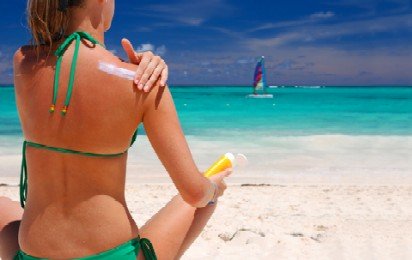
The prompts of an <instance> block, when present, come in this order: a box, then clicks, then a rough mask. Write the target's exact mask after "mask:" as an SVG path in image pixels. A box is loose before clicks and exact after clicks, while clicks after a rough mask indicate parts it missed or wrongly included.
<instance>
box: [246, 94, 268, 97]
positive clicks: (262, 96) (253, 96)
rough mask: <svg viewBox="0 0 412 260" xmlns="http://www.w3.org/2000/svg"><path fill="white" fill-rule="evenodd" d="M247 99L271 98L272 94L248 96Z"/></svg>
mask: <svg viewBox="0 0 412 260" xmlns="http://www.w3.org/2000/svg"><path fill="white" fill-rule="evenodd" d="M246 97H247V98H273V94H249V95H247V96H246Z"/></svg>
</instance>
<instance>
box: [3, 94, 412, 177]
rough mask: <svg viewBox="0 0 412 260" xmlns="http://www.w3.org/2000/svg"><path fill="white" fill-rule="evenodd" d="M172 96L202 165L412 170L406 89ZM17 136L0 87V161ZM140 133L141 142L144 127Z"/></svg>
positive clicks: (11, 104) (14, 149) (271, 170)
mask: <svg viewBox="0 0 412 260" xmlns="http://www.w3.org/2000/svg"><path fill="white" fill-rule="evenodd" d="M171 91H172V94H173V98H174V101H175V105H176V108H177V111H178V114H179V118H180V121H181V124H182V127H183V130H184V132H185V134H186V136H187V137H188V141H189V144H190V145H191V148H193V149H192V152H193V153H194V156H195V158H197V159H198V161H200V164H201V165H202V164H204V166H206V165H207V164H208V163H209V161H210V160H212V158H213V156H215V155H216V154H217V153H219V152H220V151H222V152H223V151H224V150H225V149H231V150H236V151H235V152H244V153H249V157H250V159H252V162H251V163H252V165H253V162H255V166H256V167H255V169H256V172H259V174H260V175H265V176H267V175H271V176H275V175H276V174H283V173H285V174H286V173H299V174H304V173H309V172H331V171H332V172H333V171H335V172H341V173H342V174H344V172H347V173H349V172H352V171H353V170H356V171H358V172H359V171H362V172H365V171H369V172H376V171H377V170H378V169H383V170H382V172H383V171H385V172H387V171H388V170H390V171H391V172H397V173H402V174H406V175H407V174H408V172H409V171H410V170H411V169H412V166H411V165H409V164H408V163H407V162H406V161H405V160H410V159H412V155H411V153H412V152H410V149H412V140H411V138H412V87H407V86H403V87H401V86H374V87H371V86H369V87H365V86H356V87H355V86H353V87H345V86H333V87H328V86H325V87H320V86H316V87H296V86H290V87H278V88H271V89H268V92H269V93H272V94H273V95H274V98H273V99H252V98H246V95H248V94H249V93H250V92H251V91H252V89H251V87H248V86H172V87H171ZM21 135H22V133H21V129H20V125H19V119H18V115H17V111H16V105H15V97H14V89H13V87H12V86H2V87H0V142H1V143H0V156H6V155H9V154H18V153H19V150H20V144H21V140H22V137H21ZM140 135H141V140H144V138H145V135H144V129H142V130H141V131H140ZM208 147H213V148H212V149H218V150H219V151H214V153H213V152H211V151H210V150H209V149H207V148H208ZM205 150H208V151H205ZM132 163H133V161H132ZM136 164H139V163H138V161H136ZM296 164H299V165H301V167H296ZM348 165H350V167H349V166H348ZM388 165H389V166H391V167H389V166H388ZM345 167H346V168H345ZM388 167H389V168H388ZM249 170H250V169H249ZM340 170H341V171H340ZM0 172H1V168H0ZM409 173H410V174H412V173H411V172H409ZM0 175H1V174H0Z"/></svg>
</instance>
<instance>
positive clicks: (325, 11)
mask: <svg viewBox="0 0 412 260" xmlns="http://www.w3.org/2000/svg"><path fill="white" fill-rule="evenodd" d="M25 6H26V1H25V0H13V1H4V0H3V1H1V2H0V10H2V11H1V12H2V19H0V84H1V83H3V84H5V83H11V82H12V81H13V79H12V56H13V53H14V51H15V50H16V49H17V48H18V47H19V46H21V45H25V44H27V43H29V41H30V33H29V31H28V29H27V24H26V22H25ZM122 37H126V38H128V39H129V40H131V41H132V43H133V44H134V46H135V48H136V49H137V50H139V51H145V50H151V51H153V52H155V53H156V54H158V55H161V56H162V57H163V58H164V59H165V61H166V62H167V64H168V66H169V70H170V76H169V83H170V84H171V85H178V84H190V85H202V84H204V85H208V84H213V85H219V84H221V85H250V84H252V78H253V73H254V67H255V64H256V61H257V58H258V57H259V56H262V55H263V56H265V64H266V71H267V78H268V82H269V84H270V85H412V1H411V0H336V1H321V0H305V1H297V0H287V1H280V0H278V1H273V0H260V1H256V0H254V1H252V0H164V1H155V0H117V1H116V12H115V18H114V21H113V24H112V28H111V30H110V31H108V32H107V35H106V46H107V48H108V49H109V50H111V51H113V52H114V53H115V54H116V55H118V56H120V57H123V58H125V55H124V52H123V50H122V48H121V45H120V40H121V39H122Z"/></svg>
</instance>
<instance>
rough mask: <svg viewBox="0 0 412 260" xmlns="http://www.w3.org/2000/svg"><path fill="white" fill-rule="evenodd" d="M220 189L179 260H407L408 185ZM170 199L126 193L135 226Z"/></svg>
mask: <svg viewBox="0 0 412 260" xmlns="http://www.w3.org/2000/svg"><path fill="white" fill-rule="evenodd" d="M5 181H7V182H10V181H12V179H7V180H5V179H0V183H4V182H5ZM10 185H12V184H10ZM228 186H229V187H228V189H227V190H226V193H225V195H224V196H223V197H222V198H221V199H220V201H219V206H218V207H217V209H216V212H215V214H214V215H213V216H212V219H211V220H210V222H209V223H208V225H207V226H206V228H205V230H204V231H203V233H202V234H201V236H200V237H199V238H198V239H197V240H196V241H195V243H194V244H193V245H192V247H191V248H190V249H189V250H188V251H187V253H186V254H185V255H184V257H183V258H182V259H188V260H189V259H411V258H412V236H411V233H410V230H412V184H403V185H402V184H398V185H393V184H391V185H384V184H381V185H363V184H362V185H361V184H359V185H355V184H342V185H338V184H325V183H323V184H278V185H276V184H261V185H259V184H247V183H244V184H239V183H238V184H231V183H230V180H228ZM174 194H176V189H175V188H174V186H173V185H172V184H170V183H164V184H128V185H127V189H126V197H127V202H128V205H129V207H130V210H131V212H132V215H133V217H134V219H135V220H136V222H137V223H138V225H139V226H141V225H143V224H144V223H145V221H147V220H148V219H149V218H150V217H151V216H152V215H153V214H154V213H156V212H157V210H159V209H160V208H161V207H163V206H164V205H165V203H166V202H167V201H168V200H169V199H170V198H171V197H172V196H173V195H174ZM0 195H1V196H3V195H5V196H8V197H10V198H13V199H14V200H17V199H18V187H17V186H16V185H14V186H9V185H8V184H6V185H5V184H3V185H2V186H0ZM143 197H144V199H142V198H143Z"/></svg>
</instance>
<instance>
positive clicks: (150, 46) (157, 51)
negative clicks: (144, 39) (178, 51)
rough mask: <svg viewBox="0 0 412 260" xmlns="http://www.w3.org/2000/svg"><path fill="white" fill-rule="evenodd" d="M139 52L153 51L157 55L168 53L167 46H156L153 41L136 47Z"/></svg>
mask: <svg viewBox="0 0 412 260" xmlns="http://www.w3.org/2000/svg"><path fill="white" fill-rule="evenodd" d="M136 51H137V52H145V51H151V52H153V53H155V54H156V55H160V56H164V55H165V54H166V46H165V45H160V46H159V47H156V46H154V45H153V44H151V43H143V44H141V45H140V46H139V47H137V49H136Z"/></svg>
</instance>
